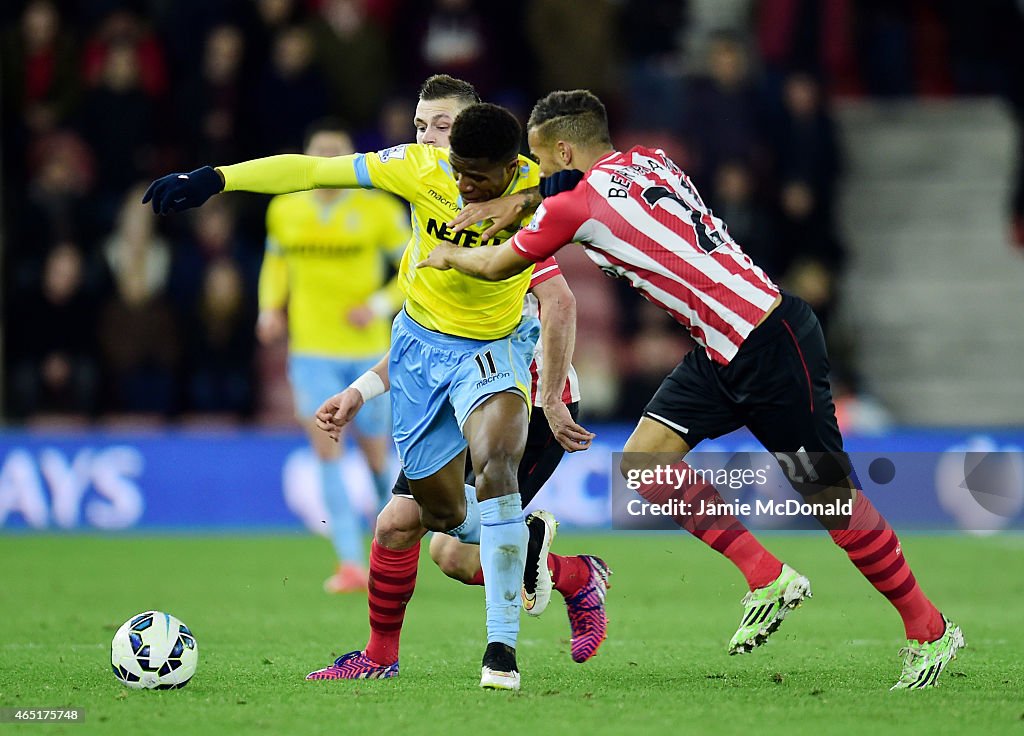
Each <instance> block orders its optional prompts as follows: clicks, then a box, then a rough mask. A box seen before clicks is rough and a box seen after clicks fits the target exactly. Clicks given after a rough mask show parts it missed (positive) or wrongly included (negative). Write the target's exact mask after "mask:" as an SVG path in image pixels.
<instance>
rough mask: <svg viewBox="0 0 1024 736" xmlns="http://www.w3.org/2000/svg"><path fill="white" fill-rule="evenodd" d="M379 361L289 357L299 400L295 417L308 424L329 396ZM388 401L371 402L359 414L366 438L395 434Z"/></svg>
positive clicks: (290, 377) (382, 398)
mask: <svg viewBox="0 0 1024 736" xmlns="http://www.w3.org/2000/svg"><path fill="white" fill-rule="evenodd" d="M378 360H380V359H379V358H356V359H345V358H324V357H321V356H318V355H301V354H300V355H289V356H288V380H289V381H290V382H291V384H292V393H293V394H294V396H295V413H296V414H297V415H298V417H299V419H301V420H306V419H310V418H312V417H313V416H314V415H315V414H316V410H317V409H319V408H320V405H321V404H322V403H323V402H324V400H325V399H327V398H328V397H329V396H333V395H334V394H336V393H338V392H339V391H342V390H343V389H345V388H346V387H348V385H349V384H350V383H352V382H353V381H354V380H356V379H357V378H359V376H361V375H363V374H364V373H366V371H368V370H370V369H371V368H373V366H375V365H377V361H378ZM390 413H391V412H390V407H389V406H388V400H387V397H385V396H377V397H375V398H373V399H370V400H369V401H367V402H366V403H365V404H364V405H363V407H362V408H361V409H360V410H359V413H358V414H356V419H355V425H356V430H357V431H358V432H359V434H361V435H363V436H365V437H379V436H381V435H384V436H387V435H388V434H389V433H390V431H391V421H390V420H391V417H390Z"/></svg>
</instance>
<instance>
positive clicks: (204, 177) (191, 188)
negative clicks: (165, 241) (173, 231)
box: [142, 166, 224, 215]
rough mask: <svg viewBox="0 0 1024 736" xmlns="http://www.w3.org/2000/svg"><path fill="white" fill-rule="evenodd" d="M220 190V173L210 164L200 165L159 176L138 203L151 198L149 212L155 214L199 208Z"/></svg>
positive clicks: (143, 202)
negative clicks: (151, 202) (188, 169)
mask: <svg viewBox="0 0 1024 736" xmlns="http://www.w3.org/2000/svg"><path fill="white" fill-rule="evenodd" d="M222 189H224V180H223V179H221V178H220V174H218V173H217V172H216V171H215V170H214V169H213V167H212V166H204V167H203V168H201V169H196V170H195V171H191V172H189V173H187V174H168V175H167V176H162V177H160V178H159V179H157V180H156V181H154V182H153V183H152V184H150V185H149V189H147V190H146V193H145V194H144V195H142V204H146V202H148V201H149V200H153V211H154V212H155V213H157V214H158V215H167V214H170V213H171V212H181V211H182V210H187V209H189V208H191V207H199V206H200V205H201V204H203V202H205V201H206V200H208V199H209V198H210V197H212V196H213V195H214V194H217V193H218V192H220V191H221V190H222Z"/></svg>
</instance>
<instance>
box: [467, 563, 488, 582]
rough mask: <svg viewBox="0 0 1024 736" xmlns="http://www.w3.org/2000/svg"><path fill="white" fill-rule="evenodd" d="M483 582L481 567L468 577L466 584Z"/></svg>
mask: <svg viewBox="0 0 1024 736" xmlns="http://www.w3.org/2000/svg"><path fill="white" fill-rule="evenodd" d="M483 584H484V569H483V568H482V567H481V568H479V569H478V570H477V571H476V574H475V575H473V577H472V578H471V579H470V581H469V582H468V583H466V585H483Z"/></svg>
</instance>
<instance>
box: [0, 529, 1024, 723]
mask: <svg viewBox="0 0 1024 736" xmlns="http://www.w3.org/2000/svg"><path fill="white" fill-rule="evenodd" d="M765 541H766V542H767V545H768V546H769V547H770V548H771V549H772V550H773V551H774V552H775V553H776V554H777V555H779V556H781V557H783V558H784V559H786V560H787V561H788V562H789V563H790V564H792V565H793V566H794V567H796V568H797V569H799V570H801V571H802V572H804V573H805V574H806V575H808V576H809V577H810V579H811V582H812V585H813V588H814V598H813V599H812V600H811V601H809V602H808V603H807V604H805V605H804V606H803V607H802V608H801V609H799V610H798V611H797V612H796V613H795V614H793V616H792V617H791V618H790V619H788V620H787V621H786V623H785V624H784V625H783V627H782V628H781V629H780V631H779V632H778V633H777V634H776V635H775V636H774V637H773V638H772V640H771V641H770V642H769V644H768V645H767V646H765V647H764V648H762V649H760V650H758V651H757V652H755V653H753V654H751V655H748V656H743V657H729V656H727V655H726V654H725V645H726V642H727V641H728V640H729V637H730V636H731V635H732V633H733V631H734V629H735V625H736V623H737V621H738V618H739V614H740V607H739V606H738V602H739V599H740V598H741V597H742V596H743V593H744V588H743V585H742V578H741V577H740V575H739V574H738V573H737V572H736V571H734V570H732V569H731V567H730V565H729V563H728V562H727V561H725V560H724V559H722V558H720V557H719V556H718V555H716V554H715V553H713V552H712V551H710V550H708V549H706V548H704V547H703V546H702V545H700V544H699V543H698V542H696V541H695V540H693V539H690V538H688V537H686V536H684V535H668V534H666V535H650V536H646V535H628V534H618V535H612V534H608V535H602V536H583V535H571V534H563V535H561V536H559V538H558V539H557V540H556V551H561V552H563V553H577V552H583V551H588V552H594V553H597V554H600V555H601V556H603V557H605V559H607V561H608V562H609V564H610V565H611V566H612V568H613V569H614V571H615V575H614V576H613V578H612V581H613V588H612V590H611V591H610V593H609V599H608V611H609V617H610V621H611V623H610V626H609V639H608V641H607V642H605V644H604V646H603V647H602V649H601V651H600V652H599V653H598V655H597V656H596V657H595V658H594V659H593V660H592V661H590V662H588V663H586V664H584V665H577V664H575V663H573V662H572V660H571V659H570V658H569V654H568V624H567V621H566V618H565V613H564V607H563V605H562V604H561V601H560V599H559V597H558V596H557V594H556V595H555V598H554V600H553V601H552V604H551V606H550V608H549V609H548V610H547V612H546V613H545V614H544V616H543V618H541V619H537V620H534V619H527V618H526V617H524V620H523V623H522V634H521V639H520V646H519V664H520V668H521V670H522V672H523V690H522V692H521V693H519V694H517V695H512V694H509V693H501V692H484V691H481V690H480V689H479V688H478V687H477V682H478V678H479V674H480V655H481V653H482V652H483V645H484V635H483V600H482V591H481V589H479V588H469V587H466V586H462V585H459V584H457V583H454V582H452V581H450V580H448V579H446V578H444V577H443V576H442V575H441V574H440V573H439V572H438V571H437V570H436V569H434V567H433V565H432V564H431V563H430V561H429V559H428V558H427V557H426V556H424V558H423V559H422V561H421V565H420V575H419V587H418V589H417V591H416V595H415V597H414V598H413V600H412V602H411V604H410V606H409V613H408V616H407V618H406V628H405V635H404V637H403V649H402V658H401V664H402V674H401V676H400V677H399V678H397V679H394V680H386V681H376V682H365V681H363V682H306V681H304V680H303V676H304V675H305V674H306V673H307V672H308V671H310V670H312V669H316V668H317V667H320V666H322V665H325V664H327V663H328V662H329V661H330V660H331V658H333V657H334V656H336V655H338V654H341V653H343V652H345V651H348V650H351V649H356V648H359V647H361V646H362V645H363V644H364V643H365V640H366V635H367V630H368V629H367V622H366V603H365V598H364V597H361V596H358V595H352V596H333V597H332V596H328V595H326V594H324V593H323V592H322V591H321V589H320V584H321V581H322V579H323V578H324V577H325V576H326V575H327V573H328V572H329V567H330V552H329V549H328V546H327V544H326V542H324V541H323V540H319V539H312V538H308V537H304V536H299V535H291V536H266V537H239V536H230V537H209V536H200V537H190V536H154V537H134V536H133V537H93V536H29V535H9V536H3V537H0V560H2V561H3V568H2V573H0V580H2V584H0V622H2V635H0V707H44V708H56V707H79V708H84V709H85V711H86V715H85V719H84V721H83V722H82V723H75V724H71V723H66V724H59V725H55V724H21V725H0V734H2V733H4V731H5V729H10V730H12V732H13V731H17V732H22V731H24V732H31V733H43V732H47V733H53V732H60V733H67V734H87V733H116V734H137V733H156V734H207V733H210V734H218V735H219V736H225V735H227V734H234V733H246V734H286V733H287V734H292V733H296V734H299V733H323V734H333V735H337V734H367V735H372V734H405V733H408V734H418V733H448V734H457V735H458V734H472V733H479V732H484V731H483V729H486V731H485V732H486V733H492V734H500V733H506V732H518V733H528V734H538V733H540V734H549V733H550V734H559V733H587V734H588V735H589V734H600V733H640V732H643V733H652V734H653V733H664V734H676V733H680V734H717V733H742V734H758V735H760V734H767V733H785V734H805V733H806V734H815V736H821V735H823V734H834V733H850V734H871V735H872V736H874V735H875V734H884V733H899V734H943V733H970V734H997V733H1007V734H1024V667H1022V665H1021V661H1022V659H1024V638H1022V636H1021V632H1022V624H1024V572H1022V570H1024V565H1022V562H1024V537H1021V536H1014V535H1009V536H1000V537H993V538H987V539H977V538H967V537H961V536H910V535H905V536H904V539H903V544H904V550H905V552H906V553H907V556H908V558H909V560H910V562H911V564H912V565H913V566H914V568H915V571H916V573H917V576H918V579H919V580H920V581H921V583H922V584H923V585H924V587H925V590H926V592H927V593H928V594H929V595H930V596H931V597H932V598H933V599H934V600H935V601H936V602H937V604H938V605H939V606H940V607H941V608H942V609H943V610H944V611H945V612H947V613H948V614H949V615H950V616H951V617H953V618H954V619H955V620H956V621H957V622H958V623H960V624H961V626H962V627H963V630H964V633H965V636H966V638H967V643H968V648H967V649H966V650H964V651H963V652H962V653H961V655H960V658H959V659H957V660H956V661H955V662H953V663H952V664H951V665H950V666H949V668H948V669H947V671H946V674H945V675H944V676H943V679H942V681H941V686H940V687H939V688H936V689H935V690H932V691H926V692H913V693H908V692H900V693H890V692H888V687H889V686H890V685H891V684H892V683H893V682H894V681H895V679H896V677H897V675H898V672H899V664H900V661H899V659H898V657H897V650H898V649H899V647H900V646H901V644H902V642H901V635H902V626H901V624H900V621H899V618H898V616H897V615H896V613H895V611H893V610H892V609H891V607H890V606H889V605H888V603H887V602H886V601H885V600H884V599H883V598H881V597H880V596H878V595H877V594H876V593H875V592H874V590H873V589H872V588H871V587H870V586H869V585H868V584H867V582H865V581H864V580H863V579H862V578H860V577H859V576H858V574H857V573H856V571H855V570H854V569H853V567H852V566H851V565H850V564H849V563H848V561H847V560H846V558H845V556H844V555H843V554H842V553H841V552H840V551H839V550H838V549H836V548H834V546H833V545H832V544H831V542H830V541H829V540H828V538H827V537H825V536H824V535H814V534H808V535H803V536H785V537H784V536H766V537H765ZM148 608H156V609H160V610H166V611H169V612H171V613H173V614H174V615H176V616H178V617H179V618H181V619H182V620H184V621H185V622H186V623H187V624H188V625H189V626H190V627H191V628H192V630H193V632H195V634H196V637H197V640H198V642H199V650H200V662H199V669H198V673H197V674H196V676H195V678H194V679H193V680H192V682H191V683H189V685H188V687H187V688H185V689H184V690H179V691H166V692H150V691H143V692H138V691H129V690H127V689H126V688H124V687H123V686H122V685H120V684H119V683H118V682H117V681H116V680H115V678H114V676H113V674H112V673H111V671H110V666H109V642H110V637H111V636H112V635H113V633H114V630H115V629H116V627H117V626H118V625H119V624H120V623H121V622H122V621H124V620H125V619H127V618H128V617H129V616H130V615H131V614H134V613H136V612H138V611H142V610H145V609H148Z"/></svg>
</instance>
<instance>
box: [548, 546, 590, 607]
mask: <svg viewBox="0 0 1024 736" xmlns="http://www.w3.org/2000/svg"><path fill="white" fill-rule="evenodd" d="M548 570H550V571H551V581H552V583H553V584H554V587H555V590H557V591H558V592H559V593H561V594H562V595H563V596H564V597H566V598H572V597H573V596H574V595H576V594H577V593H579V592H580V589H581V588H582V587H583V586H584V585H586V584H587V581H588V580H590V565H588V564H587V563H586V561H585V560H584V559H583V558H582V557H579V556H573V557H565V556H563V555H554V554H551V553H548Z"/></svg>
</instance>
